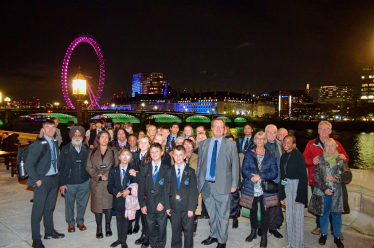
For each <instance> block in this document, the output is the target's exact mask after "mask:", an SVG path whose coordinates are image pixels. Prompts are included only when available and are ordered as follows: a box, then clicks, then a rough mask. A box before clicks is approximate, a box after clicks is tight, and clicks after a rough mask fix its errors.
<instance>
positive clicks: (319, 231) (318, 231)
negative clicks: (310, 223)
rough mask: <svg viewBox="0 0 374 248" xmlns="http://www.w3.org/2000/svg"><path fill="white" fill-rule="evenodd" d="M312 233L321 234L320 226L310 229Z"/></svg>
mask: <svg viewBox="0 0 374 248" xmlns="http://www.w3.org/2000/svg"><path fill="white" fill-rule="evenodd" d="M312 234H314V235H320V234H321V228H319V227H316V228H314V230H313V231H312Z"/></svg>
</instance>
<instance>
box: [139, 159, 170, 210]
mask: <svg viewBox="0 0 374 248" xmlns="http://www.w3.org/2000/svg"><path fill="white" fill-rule="evenodd" d="M168 168H170V165H167V164H165V163H163V162H161V166H160V168H159V172H158V175H157V179H156V183H155V185H153V174H152V170H153V168H152V162H149V163H147V164H145V165H144V168H143V169H141V170H140V180H139V190H138V197H139V204H140V207H141V208H143V207H147V213H150V214H153V213H160V212H159V211H157V210H156V208H157V205H158V204H159V203H161V204H162V205H163V206H164V209H163V210H162V211H165V205H166V203H165V202H166V199H167V170H168ZM151 191H152V192H153V193H152V192H151Z"/></svg>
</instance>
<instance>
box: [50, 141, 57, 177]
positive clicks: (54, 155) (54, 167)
mask: <svg viewBox="0 0 374 248" xmlns="http://www.w3.org/2000/svg"><path fill="white" fill-rule="evenodd" d="M51 142H52V148H51V151H52V163H53V169H54V170H55V172H56V173H57V158H56V151H55V144H54V141H53V140H52V141H51Z"/></svg>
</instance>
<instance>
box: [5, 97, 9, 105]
mask: <svg viewBox="0 0 374 248" xmlns="http://www.w3.org/2000/svg"><path fill="white" fill-rule="evenodd" d="M4 101H5V102H6V104H7V106H9V103H10V98H9V97H5V98H4Z"/></svg>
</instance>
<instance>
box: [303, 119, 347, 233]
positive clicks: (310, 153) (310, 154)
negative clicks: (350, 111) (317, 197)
mask: <svg viewBox="0 0 374 248" xmlns="http://www.w3.org/2000/svg"><path fill="white" fill-rule="evenodd" d="M331 132H332V125H331V123H330V122H328V121H321V122H320V123H319V124H318V134H319V136H318V137H317V138H316V139H314V140H311V141H309V142H308V144H307V145H306V147H305V150H304V153H303V155H304V157H305V163H306V167H307V168H308V177H309V185H310V187H311V189H312V193H313V190H314V185H315V184H316V183H315V182H314V178H313V169H314V165H316V164H318V163H319V158H318V157H319V156H321V155H322V154H323V148H324V144H325V141H326V140H327V139H329V138H330V134H331ZM335 142H336V144H337V146H338V147H337V148H336V150H337V151H338V153H339V156H340V158H341V159H346V160H347V163H348V160H349V158H348V155H347V153H346V152H345V150H344V148H343V146H342V144H340V143H339V142H338V141H336V140H335ZM319 218H320V216H318V215H317V218H316V224H317V227H316V228H315V229H314V230H313V231H312V234H315V235H320V234H321V227H320V223H319ZM330 222H331V216H330ZM331 228H332V225H331ZM331 231H332V230H331ZM340 239H341V240H343V239H344V237H343V235H341V236H340Z"/></svg>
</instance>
